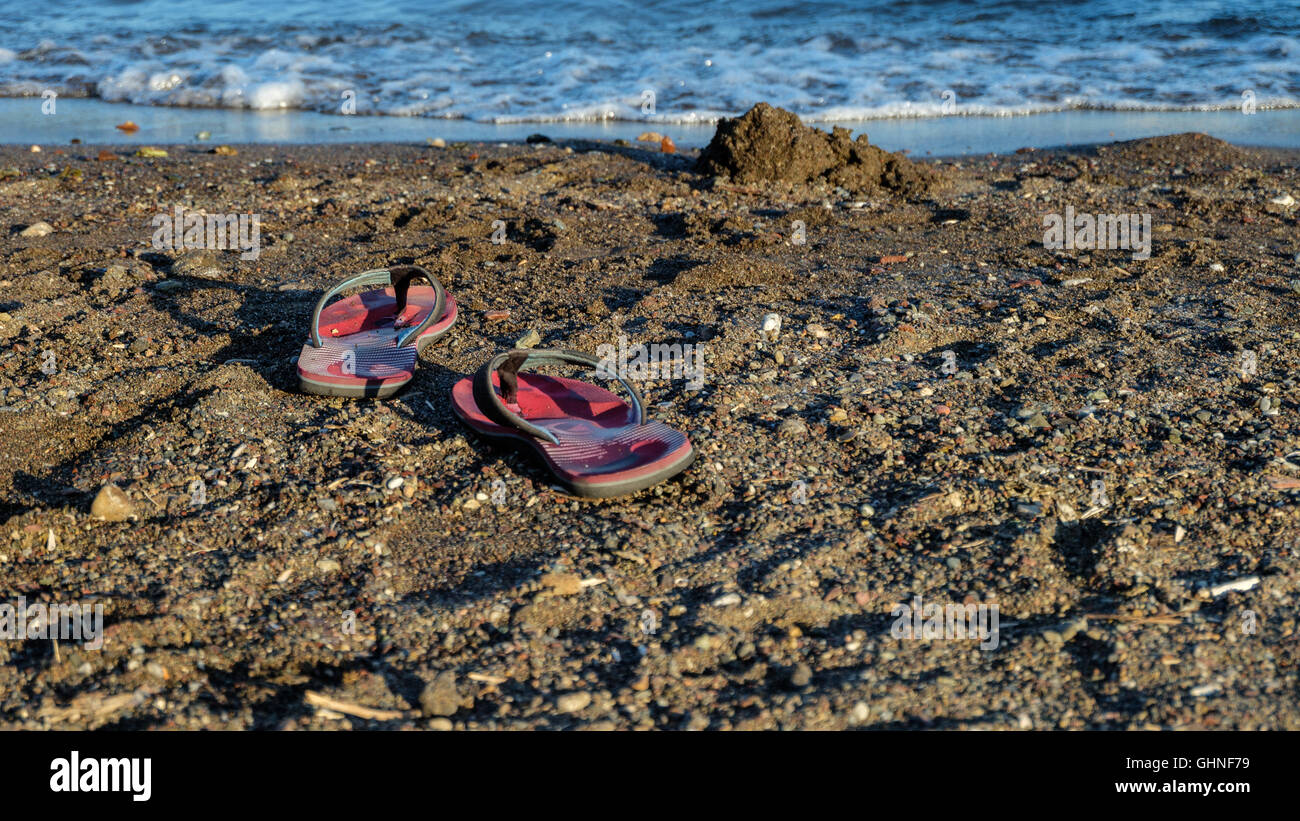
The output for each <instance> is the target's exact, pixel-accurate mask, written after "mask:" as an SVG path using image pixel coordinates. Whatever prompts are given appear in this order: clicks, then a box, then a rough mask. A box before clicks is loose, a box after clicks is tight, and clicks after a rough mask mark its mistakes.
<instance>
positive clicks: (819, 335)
mask: <svg viewBox="0 0 1300 821" xmlns="http://www.w3.org/2000/svg"><path fill="white" fill-rule="evenodd" d="M804 330H805V331H806V332H807V333H808V335H809V336H811V337H812V338H814V339H826V338H827V337H829V336H830V332H829V331H827V330H826V329H825V328H823V327H822V326H821V325H817V324H813V325H809V326H808V327H807V328H804Z"/></svg>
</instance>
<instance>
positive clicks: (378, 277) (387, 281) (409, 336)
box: [311, 265, 447, 348]
mask: <svg viewBox="0 0 1300 821" xmlns="http://www.w3.org/2000/svg"><path fill="white" fill-rule="evenodd" d="M416 277H423V278H424V279H426V280H428V281H429V284H430V285H432V286H433V293H434V301H433V310H431V311H429V315H428V316H426V317H425V318H424V321H423V322H421V323H420V324H419V325H417V326H415V327H414V328H412V329H410V330H409V331H407V332H406V333H404V334H402V335H401V336H399V337H398V338H397V347H399V348H403V347H406V346H407V345H410V344H412V343H413V342H415V341H417V340H418V339H419V336H420V333H421V332H422V331H423V330H424V329H425V328H427V327H429V326H430V325H432V324H433V323H435V322H437V321H438V320H439V319H441V318H442V312H443V310H444V309H445V308H446V307H447V291H446V290H445V289H444V288H443V287H442V283H441V282H439V281H438V278H437V277H435V276H434V275H433V274H431V273H429V272H428V271H426V270H425V269H424V268H421V267H420V266H419V265H394V266H393V267H391V268H376V269H374V270H371V271H364V272H362V273H360V274H357V275H356V276H353V277H348V278H347V279H345V280H343V281H342V282H340V283H339V284H337V285H335V286H334V287H333V288H330V289H329V290H328V291H326V292H325V294H324V295H323V296H321V298H320V300H319V301H318V302H317V303H316V310H315V311H313V312H312V315H311V344H312V346H313V347H316V348H319V347H320V346H321V345H324V344H325V343H324V341H323V340H322V339H321V335H320V314H321V311H323V310H325V306H326V305H328V304H329V301H330V300H331V299H333V298H334V297H336V296H338V295H339V294H341V293H343V292H344V291H346V290H348V289H350V288H357V287H360V286H362V285H392V286H393V293H394V294H395V295H396V296H397V312H396V313H395V314H394V322H396V317H399V316H401V315H402V311H404V310H406V298H407V295H408V294H409V293H410V290H411V280H412V279H414V278H416Z"/></svg>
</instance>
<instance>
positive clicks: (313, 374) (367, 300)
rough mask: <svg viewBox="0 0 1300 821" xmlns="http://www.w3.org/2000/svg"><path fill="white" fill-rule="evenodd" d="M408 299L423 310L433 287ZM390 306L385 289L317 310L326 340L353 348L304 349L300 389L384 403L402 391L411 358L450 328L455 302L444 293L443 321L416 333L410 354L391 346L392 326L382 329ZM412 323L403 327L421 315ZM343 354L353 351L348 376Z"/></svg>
mask: <svg viewBox="0 0 1300 821" xmlns="http://www.w3.org/2000/svg"><path fill="white" fill-rule="evenodd" d="M424 292H427V294H426V293H424ZM409 299H410V304H412V305H416V306H417V307H419V308H420V309H422V310H424V311H426V312H427V311H428V310H429V308H430V307H431V306H432V304H433V299H434V297H433V289H432V288H428V287H425V288H412V289H411V296H410V298H409ZM395 304H396V298H395V297H394V296H393V289H392V288H387V289H384V290H383V291H379V290H376V291H368V292H366V293H363V294H355V295H353V296H351V297H348V298H346V299H342V300H339V301H338V302H336V303H334V304H332V305H329V306H327V307H326V308H325V310H323V311H321V330H322V331H323V332H325V333H323V334H322V335H323V336H324V335H325V334H329V336H327V337H326V338H327V339H329V338H331V337H333V338H336V339H340V338H341V339H342V340H348V341H350V342H352V343H353V344H352V345H349V346H346V347H344V346H340V347H338V348H333V347H331V346H330V344H329V342H327V343H326V349H317V348H313V347H312V346H311V345H310V344H309V345H305V346H303V350H302V353H301V354H299V357H298V366H297V370H298V387H299V389H300V390H301V391H303V392H304V393H311V394H316V395H317V396H342V397H348V398H352V399H358V398H370V399H385V398H387V397H389V396H392V395H393V394H395V393H397V392H398V391H400V390H401V389H402V388H404V387H405V386H406V385H407V383H409V382H410V381H411V380H412V379H413V378H415V360H416V359H418V358H419V355H420V354H421V353H422V352H423V351H424V349H425V348H427V347H428V346H429V345H430V344H431V343H433V342H434V341H435V340H436V339H438V338H439V337H441V336H442V335H443V334H445V333H447V331H449V330H451V327H452V326H453V325H455V324H456V319H457V318H458V316H459V310H458V309H457V307H456V301H455V300H454V299H452V297H451V295H448V296H447V302H446V307H445V308H444V309H443V314H442V318H441V319H439V320H438V321H437V322H435V323H434V324H432V325H430V326H429V327H428V328H427V329H425V331H424V332H423V333H421V334H420V336H419V338H417V339H416V341H415V346H414V354H413V355H409V354H405V353H401V352H398V351H396V350H395V349H394V348H392V340H391V337H392V336H394V335H395V334H396V331H395V330H394V329H393V328H392V326H391V323H390V324H388V325H387V327H385V321H388V320H391V318H392V317H391V313H392V311H391V309H392V307H393V306H394V305H395ZM340 306H341V307H340ZM413 319H414V321H413V322H410V323H408V324H418V323H419V322H420V321H421V319H422V316H421V315H420V313H419V312H418V311H417V312H416V314H415V316H414V318H413ZM336 330H345V331H346V333H343V334H342V336H341V337H338V336H335V335H334V334H333V333H332V332H333V331H336ZM358 337H360V338H359V339H358ZM408 350H409V349H408ZM348 351H352V353H353V357H352V362H351V365H350V370H351V371H352V372H351V373H348V372H347V369H345V368H344V367H343V363H344V361H345V358H346V357H347V352H348ZM304 360H306V361H307V362H308V363H309V365H310V366H311V367H310V368H309V369H305V368H304V367H303V363H304ZM363 360H364V361H363ZM408 360H409V361H408Z"/></svg>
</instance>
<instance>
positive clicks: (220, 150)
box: [212, 145, 239, 157]
mask: <svg viewBox="0 0 1300 821" xmlns="http://www.w3.org/2000/svg"><path fill="white" fill-rule="evenodd" d="M212 153H213V154H217V155H219V156H222V157H234V156H237V155H238V154H239V152H238V151H236V150H235V149H233V148H231V147H230V146H228V145H219V146H217V147H216V148H213V149H212Z"/></svg>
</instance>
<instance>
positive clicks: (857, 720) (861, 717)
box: [849, 701, 871, 724]
mask: <svg viewBox="0 0 1300 821" xmlns="http://www.w3.org/2000/svg"><path fill="white" fill-rule="evenodd" d="M868 718H871V707H870V706H868V705H867V703H866V702H865V701H859V702H858V703H857V704H854V705H853V710H852V711H851V712H850V713H849V723H850V724H866V723H867V719H868Z"/></svg>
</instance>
